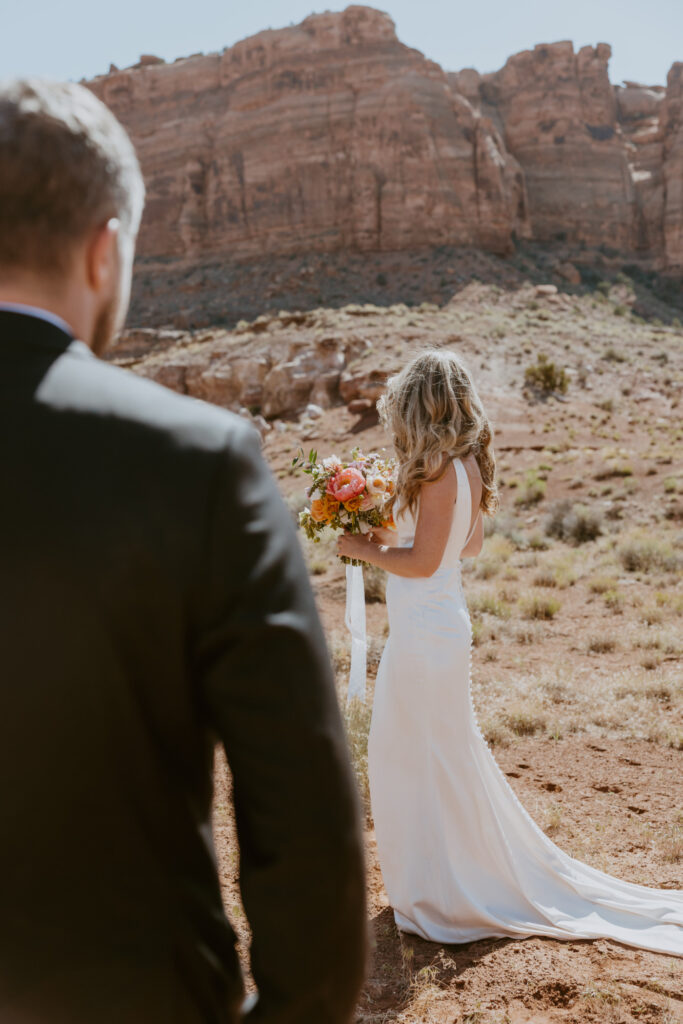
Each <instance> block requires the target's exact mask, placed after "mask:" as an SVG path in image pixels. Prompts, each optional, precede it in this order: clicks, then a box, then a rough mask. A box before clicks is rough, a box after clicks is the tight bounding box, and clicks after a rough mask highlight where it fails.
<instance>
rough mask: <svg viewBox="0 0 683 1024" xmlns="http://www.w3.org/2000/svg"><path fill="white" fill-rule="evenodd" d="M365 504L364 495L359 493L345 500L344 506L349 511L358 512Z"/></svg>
mask: <svg viewBox="0 0 683 1024" xmlns="http://www.w3.org/2000/svg"><path fill="white" fill-rule="evenodd" d="M362 504H363V495H361V494H357V495H356V496H355V498H349V499H348V500H347V501H345V502H344V508H345V509H346V511H347V512H357V511H358V510H359V508H360V507H361V505H362Z"/></svg>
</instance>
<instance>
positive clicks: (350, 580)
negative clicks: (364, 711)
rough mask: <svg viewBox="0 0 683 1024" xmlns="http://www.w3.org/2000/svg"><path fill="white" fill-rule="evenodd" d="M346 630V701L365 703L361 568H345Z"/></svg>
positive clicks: (363, 588) (363, 613)
mask: <svg viewBox="0 0 683 1024" xmlns="http://www.w3.org/2000/svg"><path fill="white" fill-rule="evenodd" d="M344 622H345V624H346V628H347V629H348V630H349V632H350V633H351V668H350V669H349V690H348V693H347V696H346V699H347V701H350V700H351V698H352V697H360V699H361V700H362V701H365V673H366V652H367V641H366V636H365V586H364V583H363V566H362V565H349V564H347V566H346V613H345V616H344Z"/></svg>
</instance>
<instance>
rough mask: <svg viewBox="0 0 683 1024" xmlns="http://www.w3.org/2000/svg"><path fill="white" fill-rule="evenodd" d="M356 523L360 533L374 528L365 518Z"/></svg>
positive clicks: (368, 531)
mask: <svg viewBox="0 0 683 1024" xmlns="http://www.w3.org/2000/svg"><path fill="white" fill-rule="evenodd" d="M358 525H359V526H360V532H361V533H370V530H374V529H375V527H374V526H371V525H370V523H368V522H367V521H366V520H365V519H361V520H360V521H359V524H358Z"/></svg>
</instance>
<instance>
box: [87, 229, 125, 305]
mask: <svg viewBox="0 0 683 1024" xmlns="http://www.w3.org/2000/svg"><path fill="white" fill-rule="evenodd" d="M119 227H120V225H119V221H118V219H117V218H116V217H110V218H109V220H108V221H107V222H106V224H103V225H102V226H101V227H99V228H98V229H97V230H96V231H95V232H94V233H93V235H92V237H91V239H90V242H89V244H88V247H87V250H86V262H87V265H86V272H87V277H88V284H89V285H90V287H91V288H92V290H93V291H94V292H105V293H108V294H110V293H111V292H112V291H113V290H114V288H115V287H116V282H117V279H118V273H119V253H118V244H119Z"/></svg>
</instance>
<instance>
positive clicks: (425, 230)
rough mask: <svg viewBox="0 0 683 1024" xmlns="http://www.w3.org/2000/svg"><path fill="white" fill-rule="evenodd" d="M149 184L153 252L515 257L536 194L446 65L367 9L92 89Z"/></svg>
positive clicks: (124, 75)
mask: <svg viewBox="0 0 683 1024" xmlns="http://www.w3.org/2000/svg"><path fill="white" fill-rule="evenodd" d="M90 87H91V88H92V89H93V91H94V92H95V93H96V94H97V95H98V96H100V97H101V98H102V99H103V100H104V101H105V102H106V103H107V104H108V105H109V106H110V107H111V108H112V109H113V110H114V112H115V113H116V114H117V116H118V117H119V118H120V119H121V120H122V121H123V123H124V124H125V125H126V127H127V128H128V129H129V131H130V132H131V134H132V136H133V139H134V140H135V143H136V146H137V149H138V152H139V154H140V158H141V163H142V166H143V170H144V174H145V178H146V181H147V187H148V194H149V198H148V205H147V209H146V212H145V219H144V227H143V230H142V233H141V239H140V250H139V252H140V255H141V256H143V257H144V256H146V257H150V256H163V257H171V256H175V257H180V258H185V259H192V260H196V259H198V258H202V257H205V256H207V255H210V254H212V253H220V254H225V255H230V256H231V257H234V258H244V257H246V258H249V257H254V256H261V255H263V254H268V253H280V254H281V253H291V252H302V251H303V252H306V251H311V250H313V251H317V252H325V251H330V250H339V249H345V248H349V249H356V250H368V249H380V250H400V249H405V248H416V247H422V246H434V245H438V244H444V243H449V244H456V245H474V246H478V247H483V248H486V249H490V250H493V251H498V252H506V251H508V250H509V249H510V244H511V237H512V232H513V231H517V232H518V233H522V234H523V233H526V232H528V223H527V216H526V205H525V195H524V186H523V179H522V175H521V172H520V170H519V168H518V166H517V163H516V161H515V160H514V158H513V157H511V156H510V155H509V154H508V153H506V151H505V148H504V146H503V143H502V140H501V139H500V136H499V134H498V133H497V131H496V130H495V129H494V127H493V126H492V125H491V123H490V122H489V121H487V119H486V118H482V117H480V116H479V115H478V114H477V113H476V112H475V111H474V110H473V109H472V107H471V106H470V104H469V103H468V102H467V101H466V100H465V99H464V98H463V97H461V96H458V95H454V94H453V92H452V90H451V89H450V87H449V84H448V79H447V76H446V74H445V73H444V72H443V71H442V69H441V68H440V67H439V66H438V65H436V64H434V63H432V62H431V61H428V60H426V59H425V58H424V57H423V56H422V55H421V54H420V53H418V52H417V51H416V50H412V49H409V48H408V47H407V46H404V45H403V44H401V43H400V42H399V41H398V40H397V38H396V35H395V31H394V25H393V22H392V21H391V19H390V18H389V17H388V16H387V15H386V14H382V13H380V12H379V11H375V10H373V9H370V8H366V7H349V8H348V9H347V10H346V11H344V12H343V13H341V14H320V15H313V16H311V17H309V18H306V20H305V21H304V22H302V23H301V25H299V26H297V27H294V28H286V29H281V30H278V31H270V30H269V31H266V32H262V33H260V34H259V35H256V36H253V37H252V38H249V39H246V40H244V41H243V42H241V43H238V44H237V45H236V46H233V47H232V48H230V49H226V50H224V51H223V52H222V53H216V54H210V55H207V56H197V57H191V58H187V59H183V60H179V61H176V62H175V63H173V64H169V65H165V64H158V63H151V62H150V61H149V59H148V60H146V61H145V62H144V63H142V64H141V65H139V66H137V67H135V68H133V69H127V70H125V71H113V72H111V73H110V74H108V75H105V76H102V77H100V78H97V79H95V80H94V81H92V82H91V83H90Z"/></svg>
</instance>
